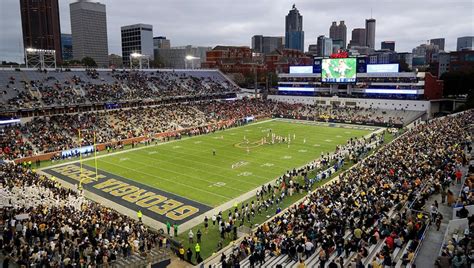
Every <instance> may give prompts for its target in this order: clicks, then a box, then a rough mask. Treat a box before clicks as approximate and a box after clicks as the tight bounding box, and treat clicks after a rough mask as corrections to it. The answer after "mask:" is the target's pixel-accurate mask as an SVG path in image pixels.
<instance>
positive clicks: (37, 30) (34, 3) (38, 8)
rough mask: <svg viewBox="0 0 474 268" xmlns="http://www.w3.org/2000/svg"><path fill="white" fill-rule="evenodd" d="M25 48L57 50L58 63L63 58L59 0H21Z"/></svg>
mask: <svg viewBox="0 0 474 268" xmlns="http://www.w3.org/2000/svg"><path fill="white" fill-rule="evenodd" d="M20 13H21V26H22V30H23V47H24V48H25V49H27V48H35V49H48V50H56V62H58V63H60V62H61V61H62V60H61V59H62V56H61V26H60V23H59V6H58V0H42V1H38V0H20Z"/></svg>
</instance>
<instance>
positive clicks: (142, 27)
mask: <svg viewBox="0 0 474 268" xmlns="http://www.w3.org/2000/svg"><path fill="white" fill-rule="evenodd" d="M120 30H121V32H122V60H123V66H125V67H128V66H130V54H132V53H138V54H142V55H145V56H148V57H149V58H150V59H153V58H154V57H153V26H152V25H150V24H142V23H139V24H133V25H126V26H122V27H121V28H120Z"/></svg>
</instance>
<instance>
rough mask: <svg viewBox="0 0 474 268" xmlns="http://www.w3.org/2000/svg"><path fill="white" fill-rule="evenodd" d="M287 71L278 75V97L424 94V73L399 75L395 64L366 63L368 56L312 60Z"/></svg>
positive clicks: (419, 96) (316, 58) (397, 66)
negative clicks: (307, 64)
mask: <svg viewBox="0 0 474 268" xmlns="http://www.w3.org/2000/svg"><path fill="white" fill-rule="evenodd" d="M343 56H344V55H343ZM289 70H290V72H289V73H282V74H279V75H278V76H279V82H278V92H279V94H280V95H310V96H316V95H347V96H350V95H354V96H355V97H358V96H361V97H374V96H375V95H377V96H375V97H379V96H380V95H381V96H382V97H384V96H385V97H389V96H390V97H393V96H394V95H397V96H396V97H400V96H401V98H411V99H418V98H422V97H423V94H424V73H416V72H400V71H399V64H398V63H397V64H368V58H367V57H331V58H321V57H315V58H314V61H313V65H312V66H290V68H289Z"/></svg>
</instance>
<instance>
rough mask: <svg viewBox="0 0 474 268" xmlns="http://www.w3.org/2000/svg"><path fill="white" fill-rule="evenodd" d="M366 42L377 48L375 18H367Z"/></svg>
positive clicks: (367, 44) (370, 46)
mask: <svg viewBox="0 0 474 268" xmlns="http://www.w3.org/2000/svg"><path fill="white" fill-rule="evenodd" d="M365 44H366V46H368V47H369V48H371V49H375V19H366V20H365Z"/></svg>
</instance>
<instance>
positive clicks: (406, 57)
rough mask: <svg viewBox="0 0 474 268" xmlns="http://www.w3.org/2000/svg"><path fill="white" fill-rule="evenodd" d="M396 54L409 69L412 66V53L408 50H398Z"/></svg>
mask: <svg viewBox="0 0 474 268" xmlns="http://www.w3.org/2000/svg"><path fill="white" fill-rule="evenodd" d="M397 54H398V61H399V62H404V63H406V64H407V66H408V68H409V69H411V68H412V67H413V53H410V52H400V53H397Z"/></svg>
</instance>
